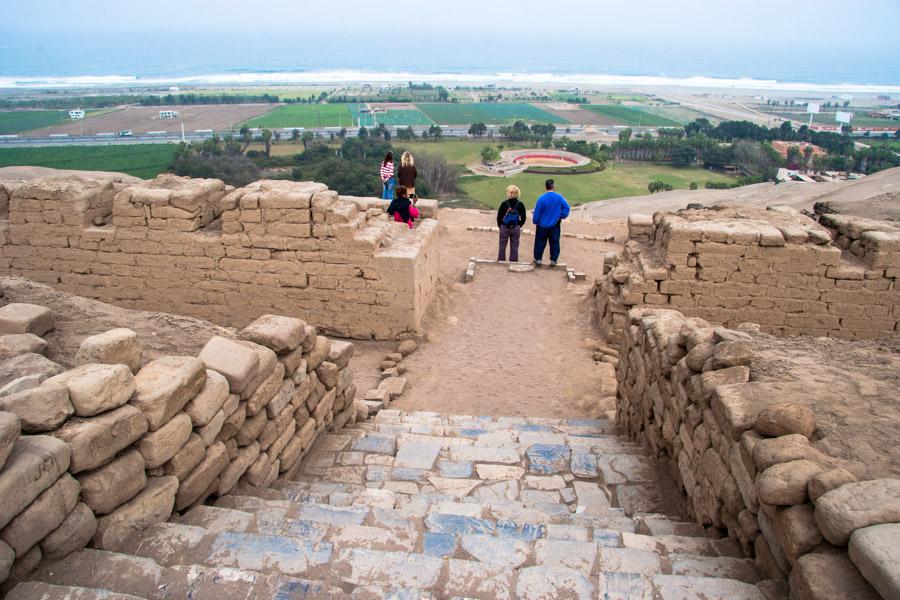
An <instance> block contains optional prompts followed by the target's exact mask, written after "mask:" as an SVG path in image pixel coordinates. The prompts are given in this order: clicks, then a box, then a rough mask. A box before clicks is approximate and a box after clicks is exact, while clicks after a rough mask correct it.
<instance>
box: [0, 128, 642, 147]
mask: <svg viewBox="0 0 900 600" xmlns="http://www.w3.org/2000/svg"><path fill="white" fill-rule="evenodd" d="M296 129H299V130H300V131H310V132H312V133H314V134H318V135H319V136H321V137H329V136H330V135H331V134H337V133H338V131H340V128H338V127H322V128H310V129H306V130H304V129H303V128H302V127H297V128H296ZM398 129H401V128H396V127H394V128H391V133H392V134H393V135H394V137H395V138H396V132H397V130H398ZM427 129H428V128H427V127H423V126H415V127H413V131H415V132H416V135H419V136H421V134H422V132H424V131H427ZM441 129H442V135H443V136H444V137H468V135H469V127H468V125H442V126H441ZM566 129H568V131H566ZM622 129H626V127H625V126H618V127H615V126H609V127H585V126H582V125H572V126H570V127H568V128H560V129H557V130H556V133H555V137H562V136H566V135H576V134H581V133H586V132H591V133H596V134H598V135H609V136H613V137H615V136H618V134H619V131H621V130H622ZM630 129H631V130H632V131H633V132H635V133H644V132H648V131H649V132H651V133H652V132H653V131H655V130H654V129H653V128H652V127H631V128H630ZM254 131H256V130H254ZM278 131H279V132H281V133H282V134H283V137H285V138H289V137H290V134H291V131H292V128H285V129H279V130H278ZM489 131H491V130H489ZM492 131H493V132H494V134H495V135H496V136H499V127H498V128H494V129H492ZM229 133H230V134H231V135H234V136H235V137H237V136H238V135H239V134H238V132H237V131H230V132H228V131H219V132H215V133H214V132H212V131H192V132H187V131H186V132H185V133H184V138H183V139H184V141H187V142H196V141H202V140H206V139H209V138H211V137H212V136H213V135H215V134H218V135H219V136H224V135H228V134H229ZM356 133H357V132H356V131H355V130H349V131H348V135H350V136H353V135H356ZM498 139H499V138H498ZM180 141H182V135H181V134H180V133H174V132H172V133H153V134H151V133H134V134H133V135H130V136H122V137H119V136H116V135H113V134H100V135H53V136H40V137H32V136H29V135H28V134H22V135H0V148H11V147H29V146H105V145H116V144H171V143H176V142H180Z"/></svg>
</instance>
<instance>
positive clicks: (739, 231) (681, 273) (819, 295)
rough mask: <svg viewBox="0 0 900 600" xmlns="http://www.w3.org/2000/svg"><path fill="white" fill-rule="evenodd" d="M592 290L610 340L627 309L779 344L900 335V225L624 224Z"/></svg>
mask: <svg viewBox="0 0 900 600" xmlns="http://www.w3.org/2000/svg"><path fill="white" fill-rule="evenodd" d="M607 269H608V273H607V275H606V277H605V279H603V280H602V281H600V282H599V283H598V286H597V290H596V292H597V293H596V299H597V307H596V310H597V315H598V318H599V319H600V321H601V327H602V328H603V329H604V330H606V331H609V332H611V333H610V335H611V337H612V338H613V339H616V338H617V336H618V335H620V333H621V331H622V329H623V328H624V326H625V324H626V319H627V317H626V313H627V312H628V310H629V309H631V308H633V307H647V306H649V307H658V308H670V309H675V310H678V311H680V312H682V313H683V314H685V315H688V316H695V317H701V318H704V319H707V320H708V321H710V322H713V323H718V324H724V325H728V326H736V325H738V324H740V323H744V322H752V323H757V324H759V325H760V326H761V327H762V329H763V331H766V332H770V333H776V334H778V335H801V334H802V335H812V336H829V337H843V338H851V339H860V338H877V337H882V336H884V335H886V334H890V333H893V332H895V331H900V290H898V289H897V288H896V287H895V286H896V285H897V280H898V278H900V226H898V225H897V224H896V223H895V222H892V221H877V220H873V219H864V218H859V217H853V216H844V215H824V216H822V218H821V220H820V221H819V222H818V223H817V222H816V221H814V220H812V219H810V218H808V217H806V216H804V215H801V214H798V213H796V212H795V211H781V210H777V207H775V209H773V210H756V209H743V208H723V209H712V210H710V209H700V210H683V211H679V212H677V213H657V214H655V215H653V216H652V217H651V216H649V215H631V216H630V217H629V218H628V241H626V242H625V247H624V251H623V253H622V254H621V256H612V257H610V261H609V264H608V265H607Z"/></svg>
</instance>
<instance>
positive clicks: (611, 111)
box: [584, 104, 681, 127]
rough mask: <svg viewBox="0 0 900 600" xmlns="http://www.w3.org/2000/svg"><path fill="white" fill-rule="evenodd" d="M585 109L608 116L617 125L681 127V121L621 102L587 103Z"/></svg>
mask: <svg viewBox="0 0 900 600" xmlns="http://www.w3.org/2000/svg"><path fill="white" fill-rule="evenodd" d="M584 108H585V109H586V110H589V111H591V112H595V113H598V114H601V115H604V116H606V117H608V118H609V119H610V120H612V121H613V122H614V123H616V124H618V125H634V126H640V127H681V123H679V122H678V121H675V120H673V119H670V118H668V117H663V116H660V115H655V114H653V113H649V112H647V111H644V110H641V109H638V108H632V107H630V106H623V105H621V104H588V105H586V106H585V107H584Z"/></svg>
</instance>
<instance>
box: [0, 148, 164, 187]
mask: <svg viewBox="0 0 900 600" xmlns="http://www.w3.org/2000/svg"><path fill="white" fill-rule="evenodd" d="M175 148H176V146H175V145H174V144H127V145H119V144H116V145H111V146H62V147H43V148H0V167H16V166H35V167H51V168H54V169H77V170H81V171H118V172H120V173H128V174H129V175H134V176H135V177H140V178H142V179H151V178H153V177H156V176H157V175H159V174H160V173H162V172H163V171H165V170H166V169H168V168H169V166H170V165H171V164H172V161H173V160H174V158H175Z"/></svg>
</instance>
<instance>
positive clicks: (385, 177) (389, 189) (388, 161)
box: [379, 152, 394, 200]
mask: <svg viewBox="0 0 900 600" xmlns="http://www.w3.org/2000/svg"><path fill="white" fill-rule="evenodd" d="M379 173H380V174H381V184H382V186H384V187H383V189H382V191H381V192H382V193H381V197H382V198H383V199H384V200H393V199H394V153H393V152H388V153H387V154H385V155H384V160H383V161H381V169H380V170H379Z"/></svg>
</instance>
